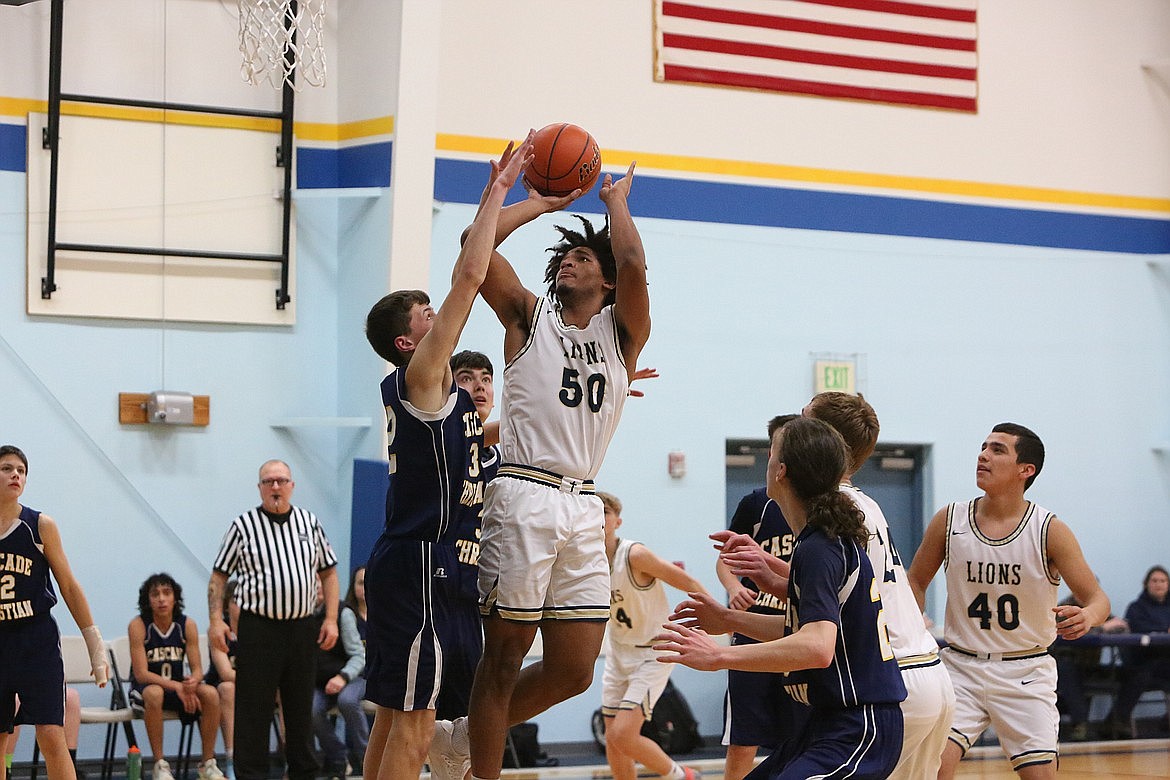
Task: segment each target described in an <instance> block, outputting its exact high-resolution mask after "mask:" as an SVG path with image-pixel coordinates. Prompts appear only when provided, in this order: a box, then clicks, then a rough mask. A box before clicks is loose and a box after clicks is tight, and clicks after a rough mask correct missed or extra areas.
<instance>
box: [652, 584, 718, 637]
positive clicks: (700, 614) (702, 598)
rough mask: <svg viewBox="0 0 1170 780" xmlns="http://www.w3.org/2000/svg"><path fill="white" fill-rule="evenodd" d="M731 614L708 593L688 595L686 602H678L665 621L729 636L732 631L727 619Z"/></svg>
mask: <svg viewBox="0 0 1170 780" xmlns="http://www.w3.org/2000/svg"><path fill="white" fill-rule="evenodd" d="M731 612H732V610H731V609H728V608H727V607H725V606H723V605H722V604H720V603H719V602H718V601H716V600H715V598H714V596H712V595H711V594H710V593H688V594H687V598H686V600H685V601H681V602H679V604H678V606H676V607H675V608H674V612H673V613H671V615H670V617H669V618H667V619H668V620H670V621H672V622H674V623H677V624H679V625H681V626H686V627H687V628H698V629H702V630H703V631H705V632H707V633H708V634H729V633H731V631H732V630H733V629H732V626H731V623H730V621H729V619H728V616H729V615H730V614H731Z"/></svg>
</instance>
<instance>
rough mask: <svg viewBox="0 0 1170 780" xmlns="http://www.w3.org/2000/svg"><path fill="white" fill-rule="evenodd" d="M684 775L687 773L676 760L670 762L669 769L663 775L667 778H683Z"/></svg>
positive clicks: (673, 779) (675, 779)
mask: <svg viewBox="0 0 1170 780" xmlns="http://www.w3.org/2000/svg"><path fill="white" fill-rule="evenodd" d="M686 776H687V773H686V772H684V771H683V768H682V767H681V766H679V765H678V762H677V761H674V762H671V764H670V771H669V772H667V773H666V774H664V775H663V777H665V778H667V780H683V778H684V777H686Z"/></svg>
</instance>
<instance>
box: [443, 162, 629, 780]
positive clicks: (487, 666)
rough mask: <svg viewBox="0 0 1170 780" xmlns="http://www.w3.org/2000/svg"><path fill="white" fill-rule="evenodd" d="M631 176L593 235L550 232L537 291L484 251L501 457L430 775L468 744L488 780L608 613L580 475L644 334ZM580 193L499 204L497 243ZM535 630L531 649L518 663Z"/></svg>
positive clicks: (592, 648)
mask: <svg viewBox="0 0 1170 780" xmlns="http://www.w3.org/2000/svg"><path fill="white" fill-rule="evenodd" d="M506 163H507V159H506V155H505V157H504V158H502V159H501V164H506ZM633 180H634V165H632V164H631V165H630V167H629V170H628V171H627V172H626V175H625V176H624V177H622V178H620V179H618V180H617V181H614V180H613V177H612V176H610V175H608V174H607V175H606V176H605V179H604V180H603V181H602V184H601V188H600V191H599V193H598V195H599V197H600V198H601V200H602V202H603V203H605V206H606V210H607V217H608V225H607V226H606V227H605V228H604V229H602V230H600V231H596V232H595V231H594V229H593V226H592V225H591V224H590V223H589V222H588V221H587V220H584V219H581V222H582V224H583V227H584V232H583V233H578V232H575V231H573V230H569V229H567V228H564V227H558V228H557V229H558V230H559V231H560V233H561V237H562V239H563V240H562V241H561V242H560V243H558V244H557V245H556V246H554V247H553V248H552V251H553V256H552V258H551V259H550V260H549V262H548V265H547V267H546V270H545V277H544V279H545V282H546V283H547V284H548V294H547V295H545V296H541V297H538V296H537V295H535V294H534V293H532V292H531V291H529V290H528V289H527V288H525V287H524V285H523V284H522V283H521V282H520V279H519V277H518V276H517V275H516V271H515V270H514V269H513V268H512V266H511V265H510V264H509V263H508V261H507V260H506V259H505V258H504V257H503V256H502V255H500V254H499V253H498V252H496V253H494V254H493V256H492V261H491V266H490V267H489V269H488V276H487V279H486V280H485V281H484V283H483V285H482V286H481V287H480V292H481V294H482V295H483V298H484V300H485V301H487V302H488V304H489V305H490V306H491V307H492V309H493V310H494V311H495V312H496V316H497V317H498V318H499V320H500V322H501V324H503V326H504V360H505V367H504V372H503V373H504V390H503V399H504V400H503V414H502V418H501V430H500V448H501V451H502V463H501V466H500V469H499V472H498V476H497V477H496V479H494V480H492V482H491V483H490V484H489V485H488V488H487V490H486V492H485V495H484V515H483V536H482V538H481V540H480V557H479V570H480V577H479V586H480V587H479V591H480V603H481V613H482V614H483V615H484V649H483V658H482V659H481V661H480V664H479V667H478V669H477V670H476V675H475V684H474V686H473V687H472V692H471V709H470V714H469V716H468V719H459V720H457V721H455V722H454V723H450V722H446V721H444V722H440V723H439V724H437V729H436V738H435V742H434V744H433V745H432V751H431V758H432V760H431V761H430V764H431V768H432V771H437V772H438V778H439V780H460V778H459V777H456V776H454V775H458V773H459V767H460V766H461V764H462V761H463V760H464V757H465V756H466V754H467V752H468V751H467V749H468V747H470V757H471V771H472V774H473V776H474V777H476V778H479V780H495V778H498V777H499V776H500V769H501V765H502V763H503V753H504V742H505V737H506V735H507V731H508V727H509V726H510V725H511V724H513V723H517V722H520V721H523V720H527V719H529V718H532V717H534V716H535V715H537V714H539V713H541V712H544V711H545V710H546V709H548V708H549V707H551V706H553V705H554V704H557V703H559V702H561V701H564V700H565V699H568V698H569V697H571V696H575V695H576V694H578V693H580V692H582V691H584V690H585V689H586V688H588V687H589V684H590V682H591V681H592V679H593V667H594V663H595V662H596V660H597V655H598V653H599V652H600V650H601V641H602V637H603V636H604V633H605V623H606V621H607V620H608V619H609V566H608V565H607V562H606V558H605V540H604V517H603V512H602V507H601V502H600V501H599V500H598V499H597V497H596V496H595V495H593V493H594V490H593V477H594V476H595V475H596V473H597V470H598V469H599V468H600V467H601V462H602V459H603V458H604V456H605V450H606V447H607V446H608V444H609V439H610V437H611V436H612V435H613V431H614V428H615V426H616V424H617V420H618V417H619V416H620V414H621V410H622V405H623V403H624V399H625V396H626V394H627V392H628V389H629V382H630V379H631V378H633V376H634V373H635V369H634V367H635V366H636V365H637V360H638V355H639V353H640V352H641V350H642V347H643V346H644V345H645V344H646V340H647V339H648V338H649V336H650V298H649V295H648V293H647V288H646V260H645V252H644V250H643V248H642V240H641V238H640V236H639V235H638V230H637V228H636V227H635V225H634V220H633V217H632V216H631V215H630V209H629V204H628V197H629V193H630V186H631V185H632V184H633ZM581 194H582V193H581V191H579V190H577V191H574V192H573V193H571V194H570V195H568V196H567V197H563V198H554V197H542V196H540V195H539V194H537V193H535V192H531V193H530V194H529V197H528V198H527V199H526V200H524V201H521V202H520V203H516V204H513V205H512V206H508V207H507V208H505V209H504V210H503V211H502V212H501V214H500V220H499V223H498V225H497V229H496V245H497V246H498V245H499V244H500V242H502V241H503V240H504V239H505V238H506V237H507V236H509V235H510V234H511V233H512V232H513V231H514V230H516V229H517V228H518V227H520V226H521V225H524V224H526V223H528V222H531V221H532V220H533V219H535V218H537V217H538V216H540V215H542V214H545V213H548V212H552V211H556V210H559V209H563V208H564V207H565V206H567V205H568V204H569V203H571V202H572V201H573V200H574V199H576V198H578V197H580V196H581ZM538 627H539V629H540V632H541V637H542V639H543V644H544V658H543V660H542V661H541V662H540V663H536V664H532V665H530V666H528V667H527V668H524V669H521V668H520V667H521V665H522V664H523V661H524V655H525V654H526V653H527V652H528V648H529V647H530V646H531V645H532V641H533V639H534V638H535V637H536V631H537V628H538ZM468 724H470V729H469V728H468Z"/></svg>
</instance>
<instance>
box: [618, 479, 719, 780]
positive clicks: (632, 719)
mask: <svg viewBox="0 0 1170 780" xmlns="http://www.w3.org/2000/svg"><path fill="white" fill-rule="evenodd" d="M598 498H600V499H601V503H602V504H603V505H604V506H605V554H606V557H607V558H608V559H609V567H610V606H609V630H608V631H607V632H606V638H605V673H604V676H603V678H602V688H601V714H602V715H603V716H604V718H605V757H606V760H607V761H608V762H609V768H610V772H611V773H612V774H613V778H614V780H636V778H637V776H638V769H637V764H641V765H642V766H644V767H646V768H647V769H649V770H650V771H651V772H653V773H654V774H656V775H658V776H660V777H662V778H664V780H700V778H701V775H700V774H699V773H698V772H696V771H695V770H694V769H691V768H689V767H686V768H683V767H680V766H679V765H678V764H677V763H675V761H674V760H673V759H671V757H670V756H668V755H667V754H666V752H665V751H663V749H662V748H661V747H660V746H659V745H658V743H657V742H655V741H654V740H652V739H649V738H648V737H644V736H642V724H643V723H645V722H646V721H648V720H650V716H651V714H652V713H653V711H654V704H655V703H656V702H657V701H658V697H659V696H661V695H662V691H663V689H664V688H665V687H666V681H667V679H668V678H669V677H670V671H671V669H672V668H673V667H672V666H671V665H670V664H660V663H658V660H657V659H658V656H659V655H660V653H657V652H655V651H654V649H653V645H654V637H655V636H657V635H658V632H659V631H660V630H661V628H662V624H663V623H665V622H666V619H667V617H669V615H670V612H671V609H670V604H669V603H668V602H667V600H666V588H665V587H664V586H663V583H666V584H667V585H670V586H672V587H675V588H678V589H679V590H681V591H682V592H683V593H706V592H707V590H706V588H704V587H703V586H702V584H701V583H700V582H699V581H698V580H696V579H695V578H694V577H692V576H691V575H689V574H687V573H686V572H685V571H684V570H683V569H681V568H679V567H678V566H676V565H674V564H673V563H671V562H670V561H665V560H663V559H662V558H660V557H658V556H657V555H655V554H654V553H653V552H651V551H650V549H649V548H647V547H646V545H644V544H642V543H641V542H634V541H630V540H629V539H620V538H618V535H617V531H618V528H620V527H621V525H622V502H621V501H619V500H618V499H617V497H616V496H613V495H610V494H609V493H598Z"/></svg>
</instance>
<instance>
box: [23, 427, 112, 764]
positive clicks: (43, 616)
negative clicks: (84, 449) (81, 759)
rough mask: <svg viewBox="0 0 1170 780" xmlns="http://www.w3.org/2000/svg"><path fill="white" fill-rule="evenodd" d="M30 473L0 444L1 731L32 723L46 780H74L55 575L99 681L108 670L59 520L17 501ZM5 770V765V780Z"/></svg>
mask: <svg viewBox="0 0 1170 780" xmlns="http://www.w3.org/2000/svg"><path fill="white" fill-rule="evenodd" d="M27 478H28V458H27V457H26V456H25V454H24V453H23V452H22V451H21V450H20V448H19V447H14V446H13V445H11V444H5V445H3V446H0V734H7V733H8V732H9V731H12V728H13V726H14V725H16V724H17V723H28V724H33V725H35V726H36V733H37V736H36V739H37V744H38V745H40V749H41V753H42V754H44V756H45V768H46V770H47V772H48V775H49V780H75V778H76V771H75V769H74V766H73V761H72V760H70V757H69V748H68V747H67V745H66V742H65V725H64V724H65V667H64V664H63V662H62V660H61V637H60V633H59V632H58V630H57V623H56V621H54V620H53V616H52V614H51V613H50V611H49V610H50V609H51V608H52V606H53V605H54V604H56V603H57V594H56V592H55V591H54V589H53V583H52V582H51V581H50V579H49V575H50V574H52V578H53V579H54V580H56V581H57V588H58V589H60V591H61V598H62V599H64V600H65V605H66V606H67V607H68V608H69V613H70V614H71V615H72V616H73V619H74V621H75V622H76V623H77V626H78V628H80V629H81V635H82V636H83V637H85V646H86V648H87V649H88V650H89V658H90V664H91V666H92V668H93V675H94V680H95V681H96V682H97V683H98V684H99V685H102V686H104V685H105V684H106V680H107V679H108V675H109V670H108V668H107V664H106V648H105V643H104V642H102V635H101V632H100V631H98V627H97V626H95V625H94V624H93V617H92V615H91V614H90V611H89V602H88V601H86V598H85V593H84V592H83V591H82V590H81V585H79V584H78V582H77V579H76V578H75V577H74V576H73V571H72V570H71V569H70V568H69V559H68V558H67V557H66V555H65V550H64V547H63V546H62V543H61V532H60V530H59V529H58V527H57V523H56V522H54V520H53V519H52V518H51V517H49V516H48V515H46V514H43V513H41V512H38V511H37V510H35V509H31V508H29V507H27V506H23V505H22V504H21V503H20V497H21V496H22V495H23V494H24V488H25V485H26V484H27ZM17 697H19V698H20V711H19V713H18V712H17V710H16V702H17ZM6 774H7V772H6V770H5V769H4V768H2V767H0V780H3V778H4V777H5V776H6Z"/></svg>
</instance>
